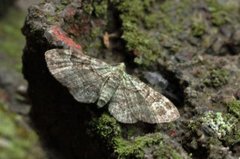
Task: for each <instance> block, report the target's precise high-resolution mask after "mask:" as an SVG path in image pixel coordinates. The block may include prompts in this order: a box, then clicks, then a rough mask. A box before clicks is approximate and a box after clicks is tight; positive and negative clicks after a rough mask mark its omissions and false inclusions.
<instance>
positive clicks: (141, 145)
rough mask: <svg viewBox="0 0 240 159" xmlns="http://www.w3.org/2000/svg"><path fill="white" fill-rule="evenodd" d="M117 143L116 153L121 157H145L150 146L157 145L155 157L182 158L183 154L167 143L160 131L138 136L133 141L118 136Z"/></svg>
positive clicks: (154, 151)
mask: <svg viewBox="0 0 240 159" xmlns="http://www.w3.org/2000/svg"><path fill="white" fill-rule="evenodd" d="M114 143H115V153H116V154H117V155H118V157H119V158H137V159H143V158H145V156H144V155H145V152H146V150H147V149H148V147H152V148H153V147H155V148H156V149H153V150H152V154H153V157H154V158H161V159H168V158H173V159H180V158H181V155H180V154H179V153H178V152H177V151H175V150H173V148H172V147H171V146H169V145H168V144H166V143H165V142H164V140H163V137H162V135H161V134H160V133H156V134H149V135H145V136H142V137H136V138H135V139H134V140H133V141H127V140H125V139H122V138H116V139H115V140H114Z"/></svg>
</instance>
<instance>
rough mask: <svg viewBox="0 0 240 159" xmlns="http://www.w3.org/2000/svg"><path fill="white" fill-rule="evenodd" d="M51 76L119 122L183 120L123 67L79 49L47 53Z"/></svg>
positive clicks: (56, 50) (78, 99)
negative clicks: (107, 105)
mask: <svg viewBox="0 0 240 159" xmlns="http://www.w3.org/2000/svg"><path fill="white" fill-rule="evenodd" d="M45 59H46V62H47V66H48V68H49V71H50V72H51V74H52V75H53V76H54V77H55V78H56V79H57V80H58V81H59V82H60V83H61V84H62V85H63V86H65V87H67V88H68V90H69V92H70V93H71V94H72V95H73V97H74V98H75V99H76V100H77V101H79V102H82V103H95V102H96V101H97V100H98V102H97V105H98V106H99V107H102V106H104V105H106V104H107V103H109V107H108V110H109V112H110V114H112V115H113V116H114V117H115V118H116V119H117V120H118V121H119V122H123V123H136V122H137V121H143V122H147V123H163V122H170V121H173V120H176V119H177V118H179V116H180V115H179V112H178V110H177V108H176V107H175V106H174V105H173V104H172V103H171V102H170V101H169V100H168V99H167V98H166V97H164V96H163V95H162V94H160V93H159V92H157V91H155V90H154V89H152V88H151V87H149V86H148V85H146V84H145V83H143V82H141V81H140V80H139V79H137V78H135V77H133V76H131V75H128V74H127V73H125V72H124V70H123V65H122V64H120V65H118V66H110V65H108V64H106V63H105V62H103V61H101V60H98V59H95V58H91V57H89V56H87V55H84V54H82V53H81V52H79V51H76V50H70V49H53V50H49V51H47V52H46V53H45Z"/></svg>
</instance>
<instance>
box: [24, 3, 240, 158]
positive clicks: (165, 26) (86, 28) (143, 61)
mask: <svg viewBox="0 0 240 159" xmlns="http://www.w3.org/2000/svg"><path fill="white" fill-rule="evenodd" d="M239 9H240V6H239V3H238V0H231V1H224V0H223V1H218V0H204V1H196V0H194V1H193V0H183V1H178V0H173V1H158V0H143V1H140V0H132V1H127V0H99V1H94V0H93V1H87V0H82V1H81V0H79V1H78V0H60V1H59V0H54V1H48V0H46V1H45V2H42V3H40V4H38V5H36V6H32V7H31V8H29V13H28V16H27V18H26V21H25V25H24V27H23V29H22V31H23V33H24V35H25V36H26V40H27V43H26V46H25V49H24V54H23V74H24V76H25V78H26V80H27V81H28V83H29V88H28V93H29V96H30V98H31V101H32V108H31V112H30V118H31V121H32V125H33V127H34V128H35V130H36V131H37V132H38V134H39V137H40V139H41V141H42V143H43V146H44V147H45V148H46V151H47V152H49V158H53V159H54V158H62V159H72V158H81V159H82V158H98V159H99V158H104V159H105V158H161V159H162V158H174V159H179V158H184V159H185V158H196V159H201V158H234V157H237V156H239V155H240V151H239V149H240V144H239V142H240V130H239V127H240V122H239V113H238V112H236V110H239V109H240V108H239V100H240V96H239V92H240V69H239V67H240V65H239V63H240V32H239V28H240V17H239ZM53 35H54V36H53ZM63 47H75V48H77V49H83V51H84V52H85V53H86V54H88V55H89V56H93V57H96V58H99V59H102V60H104V61H106V62H108V63H110V64H116V63H120V62H125V64H126V66H127V71H128V72H129V73H130V74H133V75H135V76H138V77H139V78H140V79H142V80H143V81H145V82H147V83H150V84H151V85H152V86H153V87H154V88H155V89H156V90H160V86H161V85H163V87H162V93H163V94H164V95H165V96H167V97H168V98H169V99H170V100H171V101H172V102H173V103H174V104H175V105H176V106H177V107H178V109H179V111H180V114H181V118H180V119H179V120H177V121H175V122H172V123H165V124H158V125H152V124H147V123H140V122H139V123H137V124H130V125H129V124H122V123H119V122H117V121H116V120H115V119H114V118H113V117H112V116H110V115H109V114H108V112H107V110H106V109H98V108H97V107H96V105H95V104H83V103H78V102H77V101H75V100H74V98H73V97H72V96H71V95H70V94H69V92H68V90H67V89H66V88H65V87H63V86H62V85H61V84H60V83H59V82H58V81H57V80H55V79H54V78H53V77H52V76H51V74H50V73H49V71H48V69H47V66H46V62H45V59H44V53H45V52H46V51H47V50H49V49H52V48H63ZM146 72H151V73H153V74H155V75H158V77H161V78H158V79H157V80H156V79H154V80H152V79H151V78H153V77H150V76H149V74H146ZM146 76H147V77H146ZM159 79H160V80H159ZM152 81H153V82H152ZM162 81H167V82H162Z"/></svg>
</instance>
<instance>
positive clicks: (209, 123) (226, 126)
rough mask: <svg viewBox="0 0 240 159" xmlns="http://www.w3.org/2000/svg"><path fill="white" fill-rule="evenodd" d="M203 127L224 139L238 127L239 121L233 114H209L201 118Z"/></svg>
mask: <svg viewBox="0 0 240 159" xmlns="http://www.w3.org/2000/svg"><path fill="white" fill-rule="evenodd" d="M200 121H201V123H202V127H203V128H204V129H205V131H206V132H207V133H209V134H211V135H216V136H217V137H218V138H223V137H225V136H226V135H228V134H230V133H231V132H232V130H233V129H234V127H235V126H236V123H237V119H236V118H235V117H234V116H232V115H231V114H223V113H221V112H216V113H214V112H207V113H205V114H204V116H203V117H202V118H201V120H200Z"/></svg>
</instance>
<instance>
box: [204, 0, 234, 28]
mask: <svg viewBox="0 0 240 159" xmlns="http://www.w3.org/2000/svg"><path fill="white" fill-rule="evenodd" d="M206 2H207V5H208V10H209V11H210V13H211V21H212V24H213V25H215V26H221V25H223V24H226V23H227V22H228V21H229V20H230V19H229V13H231V12H232V11H234V10H236V8H237V7H236V5H235V6H234V5H232V4H230V3H227V2H226V3H221V2H220V1H218V0H206Z"/></svg>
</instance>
